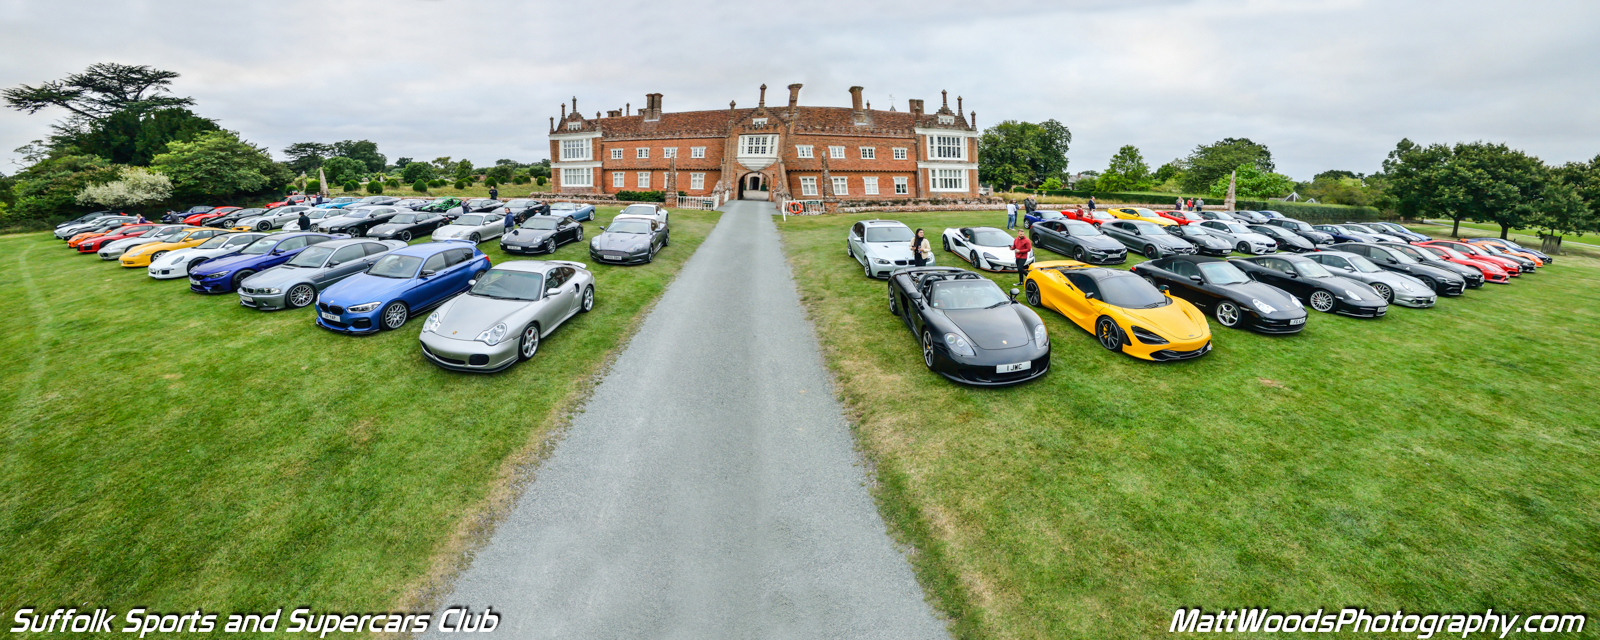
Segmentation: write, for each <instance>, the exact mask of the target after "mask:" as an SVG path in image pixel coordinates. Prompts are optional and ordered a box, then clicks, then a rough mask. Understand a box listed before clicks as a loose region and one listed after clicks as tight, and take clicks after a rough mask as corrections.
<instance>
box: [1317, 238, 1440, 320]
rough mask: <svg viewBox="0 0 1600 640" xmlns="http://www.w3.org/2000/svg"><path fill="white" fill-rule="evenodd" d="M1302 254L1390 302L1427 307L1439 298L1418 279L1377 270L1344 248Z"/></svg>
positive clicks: (1362, 257) (1375, 266) (1364, 259)
mask: <svg viewBox="0 0 1600 640" xmlns="http://www.w3.org/2000/svg"><path fill="white" fill-rule="evenodd" d="M1305 255H1306V257H1307V258H1311V259H1312V260H1315V261H1317V262H1318V263H1321V264H1322V266H1324V267H1327V268H1328V271H1329V272H1331V273H1333V275H1336V276H1344V277H1346V278H1349V279H1351V280H1355V281H1356V282H1364V283H1366V284H1367V286H1370V287H1372V288H1373V289H1375V290H1377V292H1378V295H1381V296H1383V299H1384V301H1385V302H1388V303H1390V304H1397V305H1400V306H1402V307H1416V308H1419V309H1421V308H1426V307H1431V306H1433V304H1434V303H1435V302H1438V301H1439V296H1438V294H1435V293H1434V292H1433V289H1430V288H1428V285H1425V284H1423V283H1422V281H1421V280H1418V279H1416V278H1413V277H1411V276H1408V275H1405V274H1402V273H1395V272H1393V271H1387V270H1384V269H1380V268H1378V265H1375V264H1372V261H1371V260H1368V259H1367V258H1366V256H1359V255H1356V254H1354V253H1350V252H1348V251H1315V252H1312V253H1308V254H1305Z"/></svg>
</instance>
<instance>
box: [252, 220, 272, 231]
mask: <svg viewBox="0 0 1600 640" xmlns="http://www.w3.org/2000/svg"><path fill="white" fill-rule="evenodd" d="M271 230H272V223H270V222H267V221H266V220H262V221H261V222H257V223H256V231H271Z"/></svg>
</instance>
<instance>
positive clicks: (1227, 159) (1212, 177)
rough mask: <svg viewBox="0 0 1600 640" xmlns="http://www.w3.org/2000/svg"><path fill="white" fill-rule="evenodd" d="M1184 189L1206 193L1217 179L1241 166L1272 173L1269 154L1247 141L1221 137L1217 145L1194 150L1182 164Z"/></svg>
mask: <svg viewBox="0 0 1600 640" xmlns="http://www.w3.org/2000/svg"><path fill="white" fill-rule="evenodd" d="M1184 162H1185V164H1187V165H1188V171H1186V172H1185V173H1184V177H1183V181H1182V184H1183V188H1184V189H1185V190H1186V191H1190V192H1200V191H1205V190H1207V189H1209V188H1210V187H1211V185H1212V184H1215V183H1216V181H1217V178H1221V177H1222V176H1225V175H1228V174H1229V173H1230V172H1232V171H1233V170H1234V169H1235V168H1237V167H1238V166H1239V165H1241V164H1250V165H1254V166H1255V168H1256V169H1257V170H1259V171H1260V172H1262V173H1271V172H1272V171H1273V170H1274V169H1275V168H1276V167H1274V166H1273V164H1272V152H1271V151H1268V150H1267V147H1266V145H1262V144H1256V143H1254V142H1251V141H1250V139H1249V138H1224V139H1223V140H1222V141H1220V142H1214V143H1211V144H1208V145H1200V146H1198V147H1195V148H1194V151H1193V152H1192V153H1190V154H1189V157H1188V158H1187V159H1186V160H1185V161H1184Z"/></svg>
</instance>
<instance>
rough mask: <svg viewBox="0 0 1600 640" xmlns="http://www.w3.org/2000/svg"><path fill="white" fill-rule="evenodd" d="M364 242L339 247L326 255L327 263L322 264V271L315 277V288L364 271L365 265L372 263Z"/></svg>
mask: <svg viewBox="0 0 1600 640" xmlns="http://www.w3.org/2000/svg"><path fill="white" fill-rule="evenodd" d="M366 244H367V243H360V244H352V245H350V246H346V247H340V248H339V250H338V251H335V252H333V255H332V256H329V257H328V263H327V264H325V265H323V268H322V272H321V274H319V277H318V279H317V283H316V285H317V288H318V289H321V288H323V287H326V286H328V285H330V284H333V283H335V282H338V281H340V280H343V279H345V278H348V277H350V276H352V275H355V274H357V273H360V272H362V271H366V270H367V266H368V265H370V264H372V263H371V261H370V260H369V259H368V258H367V249H366Z"/></svg>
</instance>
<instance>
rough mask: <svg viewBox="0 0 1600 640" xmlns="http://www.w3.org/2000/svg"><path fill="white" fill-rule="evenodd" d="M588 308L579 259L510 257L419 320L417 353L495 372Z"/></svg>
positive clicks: (590, 300) (589, 288)
mask: <svg viewBox="0 0 1600 640" xmlns="http://www.w3.org/2000/svg"><path fill="white" fill-rule="evenodd" d="M593 308H594V274H591V273H589V270H588V269H587V268H586V266H585V265H584V264H583V263H581V262H567V261H565V260H513V261H510V262H502V263H500V264H497V265H495V266H494V268H493V269H490V270H489V271H488V273H485V274H483V275H482V276H480V277H478V279H476V280H473V281H472V288H471V289H468V290H467V292H466V293H463V294H461V295H458V296H456V297H454V298H451V299H450V300H449V301H447V302H445V303H444V304H443V305H440V307H439V308H438V309H437V310H435V311H434V312H433V315H430V316H428V320H427V321H426V322H424V323H422V335H421V336H420V338H421V340H422V353H423V355H424V356H426V357H427V358H428V360H429V361H430V362H433V363H434V364H436V365H439V366H441V367H444V368H446V369H454V370H456V371H499V370H501V369H505V368H506V367H509V366H511V365H513V364H516V363H517V362H520V361H522V360H527V359H528V358H532V357H533V354H534V353H536V352H538V351H539V341H540V340H541V339H543V338H544V337H546V336H549V335H550V333H551V332H552V331H555V330H556V327H558V326H561V323H562V322H565V321H566V320H567V318H571V317H572V316H573V315H575V314H578V313H580V312H587V311H589V310H590V309H593Z"/></svg>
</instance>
